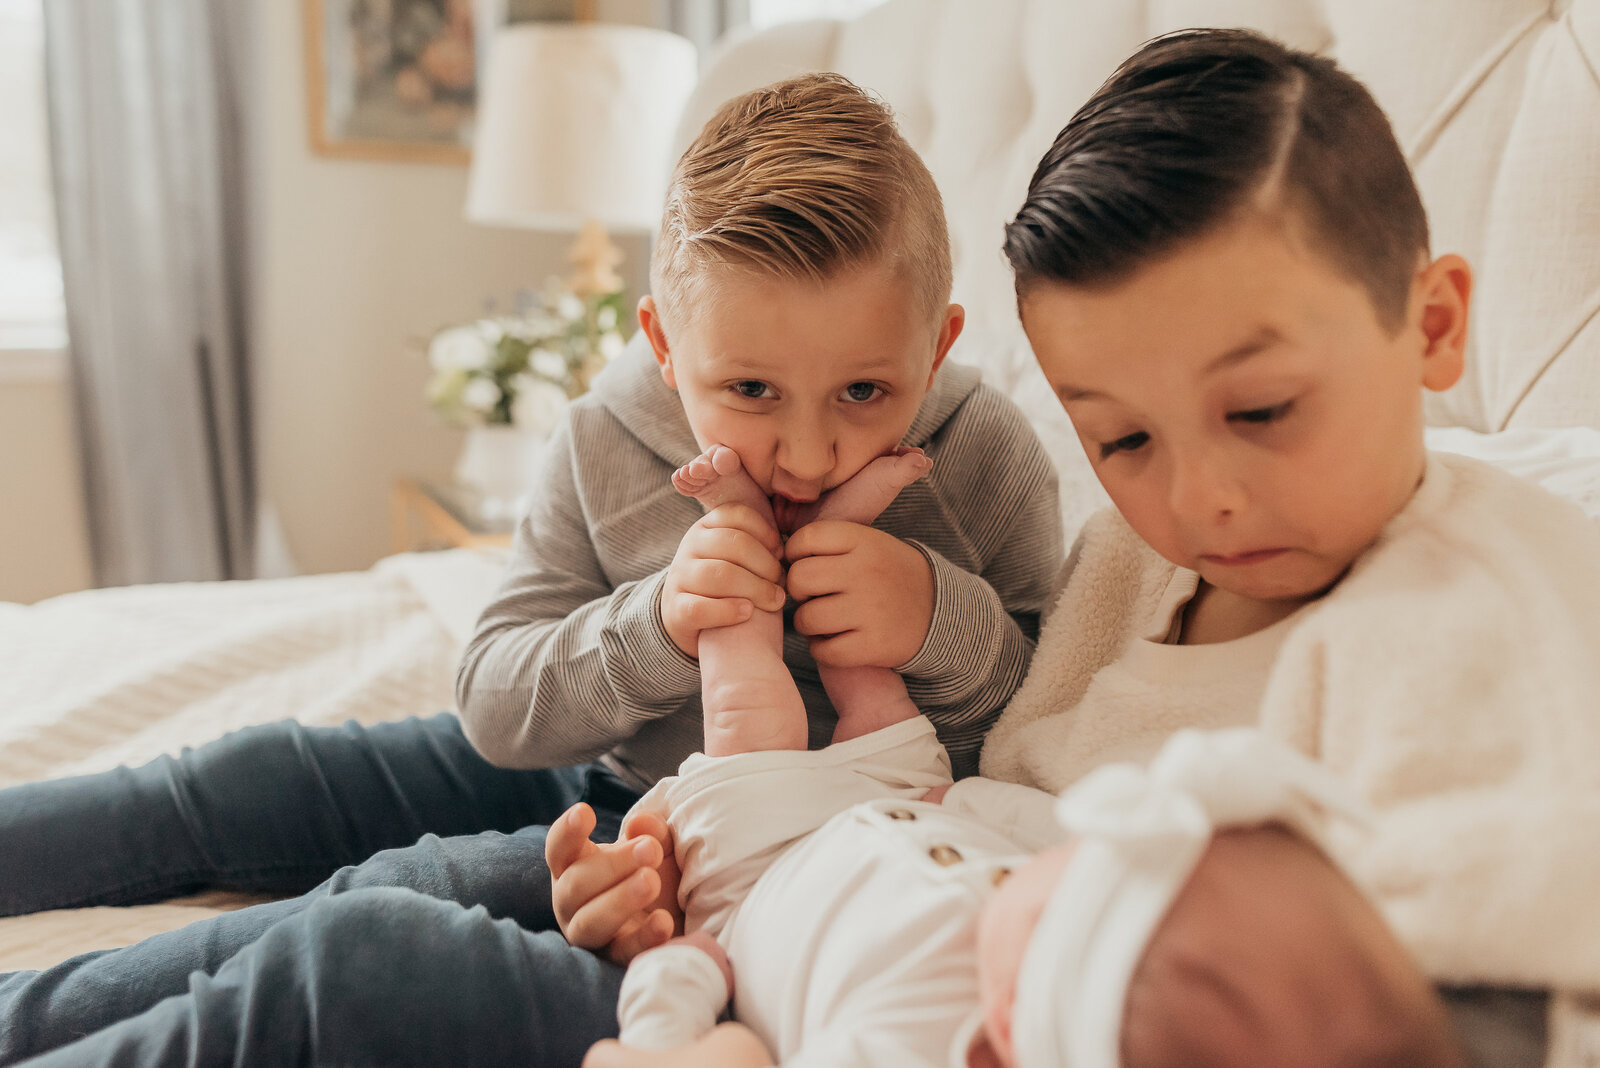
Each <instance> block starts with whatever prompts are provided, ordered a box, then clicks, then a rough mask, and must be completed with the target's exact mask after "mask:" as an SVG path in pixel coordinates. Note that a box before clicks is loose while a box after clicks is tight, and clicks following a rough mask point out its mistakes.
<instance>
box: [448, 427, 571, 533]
mask: <svg viewBox="0 0 1600 1068" xmlns="http://www.w3.org/2000/svg"><path fill="white" fill-rule="evenodd" d="M549 440H550V435H549V434H539V433H534V432H532V431H529V430H523V429H521V428H520V427H515V426H506V425H503V424H494V425H490V426H475V427H472V428H471V429H469V430H468V431H467V437H466V440H465V441H464V442H462V445H461V456H460V457H459V458H458V459H457V460H456V469H455V480H456V482H457V483H458V484H460V485H461V486H462V488H464V489H466V490H469V491H470V492H471V493H472V494H473V496H474V497H475V498H476V500H477V506H478V512H479V513H480V515H481V516H482V518H483V519H485V520H486V521H489V522H491V523H497V522H502V521H504V520H506V519H515V518H517V517H519V516H521V515H522V513H523V512H524V511H525V510H526V509H527V507H528V503H529V501H530V500H531V497H532V492H533V485H534V482H535V480H536V479H537V477H538V474H539V466H540V464H541V463H543V461H544V451H545V446H546V444H547V443H548V442H549Z"/></svg>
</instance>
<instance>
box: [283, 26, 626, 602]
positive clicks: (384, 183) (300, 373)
mask: <svg viewBox="0 0 1600 1068" xmlns="http://www.w3.org/2000/svg"><path fill="white" fill-rule="evenodd" d="M258 10H259V11H260V19H261V26H260V33H259V37H258V40H259V42H260V45H259V47H260V48H261V49H262V50H263V55H262V57H261V58H262V62H261V65H260V68H259V70H260V72H261V75H260V77H261V78H262V80H263V81H264V82H265V85H264V88H263V100H262V104H263V113H262V115H261V119H262V123H261V131H262V138H263V140H262V143H261V145H260V146H259V151H258V153H257V155H258V157H259V158H260V160H261V166H260V167H259V170H258V173H257V174H256V179H257V184H256V188H255V190H254V192H255V197H256V208H257V211H258V215H257V218H256V220H255V222H256V227H255V230H256V233H257V235H258V239H257V242H256V247H255V249H254V265H253V270H254V272H255V278H254V286H255V289H256V292H257V294H258V300H257V303H256V316H257V318H256V324H255V331H254V333H255V340H256V345H255V352H254V359H255V366H256V371H257V374H256V378H257V392H256V398H257V411H258V413H259V414H258V420H259V421H258V428H257V439H258V442H259V445H260V455H259V461H260V472H261V479H262V490H263V492H264V494H265V495H266V496H267V497H268V498H269V499H270V500H271V502H272V504H273V507H274V508H275V509H276V511H277V514H278V515H279V517H280V518H281V520H282V523H283V527H284V532H285V534H286V537H287V541H288V547H289V550H290V552H291V554H292V556H293V558H294V561H295V563H296V564H297V565H298V567H299V568H300V570H302V571H307V572H312V571H330V570H346V569H354V568H362V567H366V566H367V565H369V564H370V563H372V561H373V560H375V559H376V558H378V557H379V556H381V555H383V554H385V553H387V552H388V551H389V550H390V548H391V546H390V540H389V539H390V534H389V525H388V510H387V509H388V493H389V487H390V485H391V484H392V482H393V480H394V479H395V478H396V477H397V476H399V475H402V474H409V473H422V474H432V475H443V474H446V473H447V472H448V471H449V470H450V467H451V465H452V464H453V462H454V459H455V454H456V450H457V448H458V447H459V442H460V434H459V432H455V431H451V430H449V429H447V428H445V427H442V426H440V425H439V424H438V423H437V422H436V420H435V419H434V417H433V415H432V413H431V412H430V411H429V410H428V409H427V407H426V405H425V404H424V402H423V400H422V388H423V384H424V381H425V379H426V376H427V365H426V361H425V360H424V358H423V354H422V348H423V343H424V342H425V341H426V339H427V338H428V336H429V335H430V334H431V333H432V332H433V331H434V330H436V329H438V328H439V327H441V326H445V325H449V324H451V323H453V322H458V321H462V320H466V319H470V318H472V317H473V316H475V315H477V314H478V313H479V311H480V310H481V309H482V307H483V303H484V301H485V300H486V299H489V298H494V299H498V300H499V301H500V302H501V304H502V306H504V305H505V304H507V303H508V302H509V301H510V299H511V298H512V295H513V294H514V292H515V291H516V290H517V289H518V288H519V287H529V286H538V285H540V284H542V282H543V281H544V279H545V278H546V277H548V276H549V275H551V274H561V273H565V271H566V264H565V256H566V250H567V247H568V245H569V244H570V243H571V236H570V235H560V234H540V233H532V232H527V231H514V230H504V229H496V228H489V227H483V226H478V225H474V224H470V223H467V222H465V221H464V220H463V219H462V217H461V206H462V203H463V200H464V197H465V195H466V180H467V170H466V168H465V167H461V166H441V165H427V164H414V163H369V162H357V161H348V160H338V159H329V158H326V157H321V156H314V155H312V154H311V152H310V149H309V147H308V145H309V142H308V139H307V132H306V97H305V55H304V42H305V38H304V34H303V30H302V24H301V12H302V5H300V4H289V3H272V4H263V5H261V7H260V9H258ZM619 243H620V242H619ZM623 247H624V249H625V251H627V253H628V255H629V256H630V259H631V260H632V263H633V265H634V266H635V267H639V268H642V263H641V259H642V257H643V256H644V254H645V253H644V250H643V242H642V241H632V242H629V243H626V244H624V245H623ZM633 273H634V272H630V274H633ZM635 277H637V275H636V274H635ZM631 292H633V293H635V294H636V293H637V288H635V289H633V290H631Z"/></svg>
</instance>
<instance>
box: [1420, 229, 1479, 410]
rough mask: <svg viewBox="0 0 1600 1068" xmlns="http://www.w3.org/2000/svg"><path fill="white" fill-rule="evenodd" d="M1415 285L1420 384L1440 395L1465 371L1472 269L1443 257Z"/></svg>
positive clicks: (1451, 255)
mask: <svg viewBox="0 0 1600 1068" xmlns="http://www.w3.org/2000/svg"><path fill="white" fill-rule="evenodd" d="M1418 282H1419V284H1418V288H1417V293H1418V295H1417V299H1418V300H1419V301H1420V302H1421V317H1420V319H1419V322H1418V325H1419V327H1420V328H1421V330H1422V340H1423V346H1424V347H1423V350H1422V384H1423V385H1424V386H1425V387H1427V388H1428V389H1431V390H1433V391H1434V392H1436V393H1440V392H1443V391H1444V390H1447V389H1449V388H1450V387H1451V386H1453V385H1455V384H1456V383H1457V382H1458V381H1460V379H1461V373H1462V371H1464V370H1465V369H1466V355H1467V308H1468V306H1469V305H1470V304H1471V303H1472V268H1471V266H1469V265H1468V263H1467V261H1466V260H1464V259H1462V258H1461V257H1460V256H1457V255H1455V254H1454V253H1447V254H1446V255H1443V256H1440V257H1439V258H1438V259H1436V260H1434V261H1433V262H1432V263H1430V264H1428V265H1427V266H1426V267H1424V268H1423V269H1422V274H1421V276H1420V277H1419V279H1418Z"/></svg>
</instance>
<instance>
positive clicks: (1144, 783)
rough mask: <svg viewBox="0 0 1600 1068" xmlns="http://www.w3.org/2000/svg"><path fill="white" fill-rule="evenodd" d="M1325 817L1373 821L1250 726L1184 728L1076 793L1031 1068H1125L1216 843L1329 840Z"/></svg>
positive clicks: (1031, 1025) (1032, 1017)
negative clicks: (1150, 755)
mask: <svg viewBox="0 0 1600 1068" xmlns="http://www.w3.org/2000/svg"><path fill="white" fill-rule="evenodd" d="M1323 811H1329V812H1337V813H1339V814H1341V815H1344V816H1346V817H1348V818H1350V819H1353V820H1355V821H1356V822H1358V823H1365V822H1366V816H1365V814H1364V813H1363V812H1362V810H1361V809H1360V807H1359V806H1358V805H1357V803H1356V802H1354V801H1353V800H1351V799H1350V797H1349V794H1348V791H1347V790H1346V788H1345V787H1344V786H1343V785H1342V784H1341V783H1340V782H1339V781H1338V780H1337V779H1335V778H1334V777H1333V776H1332V775H1331V774H1330V773H1329V772H1328V771H1327V769H1325V768H1323V767H1322V766H1321V765H1319V764H1316V763H1313V762H1312V761H1311V760H1309V759H1307V758H1306V757H1305V756H1303V755H1301V754H1300V753H1299V752H1298V751H1296V750H1294V749H1291V748H1290V747H1289V746H1287V745H1285V744H1284V743H1282V742H1279V741H1276V740H1275V739H1273V738H1270V737H1268V736H1267V735H1265V734H1263V733H1261V732H1260V731H1259V730H1255V729H1253V728H1244V727H1240V728H1231V729H1227V730H1218V731H1199V730H1183V731H1179V732H1178V733H1177V734H1174V735H1173V736H1172V737H1171V738H1170V739H1169V740H1168V741H1167V743H1166V745H1164V746H1163V747H1162V749H1161V752H1160V753H1159V754H1157V756H1156V758H1155V759H1154V760H1153V761H1151V762H1150V765H1149V766H1148V767H1147V768H1141V767H1139V766H1137V765H1133V764H1111V765H1106V766H1104V767H1101V768H1098V769H1096V770H1095V771H1093V772H1091V773H1090V774H1088V775H1086V776H1084V778H1082V779H1081V780H1079V781H1078V782H1077V783H1076V784H1074V785H1073V786H1072V787H1071V788H1069V789H1068V790H1067V791H1066V792H1064V793H1063V794H1062V795H1061V797H1060V798H1059V799H1058V800H1057V801H1056V817H1057V818H1058V819H1059V820H1060V821H1061V823H1062V825H1063V826H1065V827H1066V828H1067V829H1068V830H1070V831H1072V832H1074V833H1075V834H1077V835H1079V836H1081V839H1080V841H1079V842H1078V845H1077V847H1076V850H1075V852H1074V853H1073V855H1072V858H1071V860H1070V861H1069V862H1068V864H1067V868H1066V871H1065V873H1064V874H1063V876H1062V879H1061V882H1060V883H1059V884H1057V886H1056V888H1055V890H1054V891H1053V892H1052V894H1051V896H1050V899H1049V901H1048V902H1047V903H1046V904H1045V907H1044V911H1043V913H1042V914H1041V915H1040V918H1039V924H1038V927H1037V928H1036V929H1035V930H1034V933H1033V937H1032V939H1031V940H1030V941H1029V944H1028V948H1027V950H1026V951H1025V952H1024V953H1023V958H1022V967H1021V971H1020V974H1019V975H1018V977H1017V993H1016V1003H1015V1005H1014V1006H1013V1009H1012V1040H1013V1043H1014V1045H1015V1048H1016V1053H1017V1063H1018V1065H1019V1066H1020V1068H1118V1063H1119V1050H1120V1044H1121V1034H1122V1014H1123V1004H1124V1001H1125V998H1126V996H1127V990H1128V982H1129V981H1130V980H1131V979H1132V978H1133V972H1134V968H1135V967H1136V965H1137V964H1138V962H1139V958H1140V957H1141V956H1142V955H1143V953H1144V947H1145V944H1146V943H1147V942H1148V941H1149V940H1150V936H1151V935H1152V934H1153V933H1154V932H1155V929H1156V927H1157V926H1158V925H1159V924H1160V923H1161V920H1162V918H1163V917H1164V916H1165V915H1166V913H1167V909H1168V908H1169V907H1170V906H1171V904H1172V902H1173V900H1174V899H1175V898H1176V897H1177V896H1178V893H1179V891H1180V890H1182V888H1183V886H1184V884H1185V883H1186V882H1188V880H1189V876H1190V874H1191V873H1192V872H1193V871H1194V869H1195V866H1196V865H1197V864H1198V863H1199V861H1200V857H1201V855H1202V854H1203V853H1204V852H1205V850H1206V846H1207V844H1208V843H1209V842H1210V841H1211V836H1212V834H1213V833H1214V832H1215V831H1218V830H1221V829H1225V828H1228V827H1249V826H1257V825H1260V824H1264V823H1272V822H1276V823H1283V824H1285V825H1287V826H1288V827H1290V828H1291V829H1293V830H1295V831H1297V832H1299V833H1300V834H1302V835H1304V836H1305V837H1306V838H1308V839H1309V840H1310V841H1312V842H1314V843H1318V844H1320V842H1321V826H1320V824H1321V820H1320V815H1321V813H1322V812H1323Z"/></svg>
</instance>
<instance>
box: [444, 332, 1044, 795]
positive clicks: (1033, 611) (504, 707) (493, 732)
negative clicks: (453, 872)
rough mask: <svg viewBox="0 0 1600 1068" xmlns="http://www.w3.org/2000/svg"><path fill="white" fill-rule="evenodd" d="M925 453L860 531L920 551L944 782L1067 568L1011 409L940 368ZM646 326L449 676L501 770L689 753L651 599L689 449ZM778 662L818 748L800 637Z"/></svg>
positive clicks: (962, 768) (559, 444)
mask: <svg viewBox="0 0 1600 1068" xmlns="http://www.w3.org/2000/svg"><path fill="white" fill-rule="evenodd" d="M905 443H906V444H908V445H916V446H920V447H921V448H923V449H924V450H926V451H927V453H928V454H929V455H930V456H931V457H933V460H934V467H933V473H932V474H931V475H930V476H929V477H928V478H927V479H924V480H923V481H921V482H917V483H914V484H913V485H911V486H909V487H908V488H907V489H905V490H904V491H903V492H901V494H900V496H899V498H898V499H897V500H896V501H895V502H894V503H893V504H892V505H890V507H889V508H888V510H886V511H885V512H884V513H883V515H882V516H880V517H879V518H878V521H877V523H876V524H874V525H875V526H877V527H878V528H879V529H881V530H884V531H887V532H888V533H890V534H893V535H895V536H896V537H899V538H903V539H905V540H906V541H907V542H909V543H910V544H912V545H915V546H916V547H917V548H918V549H919V550H921V551H922V552H923V554H924V555H926V556H927V558H928V561H929V563H930V565H931V567H932V570H933V576H934V608H933V621H932V624H931V625H930V627H929V630H928V636H927V638H926V640H925V641H924V642H923V645H922V648H921V649H920V650H919V651H918V652H917V654H916V656H914V657H912V659H911V660H910V661H909V662H907V663H906V664H904V665H901V668H900V671H901V673H902V674H903V675H904V676H905V680H906V685H907V687H908V689H909V690H910V692H911V697H912V699H913V700H915V701H916V703H917V704H918V706H919V707H921V708H922V709H923V711H924V712H925V713H926V714H927V715H928V718H929V719H930V720H932V721H933V723H934V725H935V726H936V728H937V729H938V733H939V737H940V739H941V740H943V742H944V744H945V746H946V748H947V749H948V750H949V752H950V757H951V760H952V763H953V764H954V766H955V769H956V774H957V775H958V776H960V775H962V774H970V773H972V772H973V771H975V770H976V768H977V755H978V748H979V746H980V745H981V744H982V741H983V735H984V732H985V731H987V730H988V728H989V726H990V725H991V724H993V722H994V720H995V717H996V716H997V715H999V712H1000V709H1001V708H1002V707H1003V706H1004V705H1005V703H1006V701H1007V700H1008V699H1009V698H1010V697H1011V694H1012V693H1013V692H1014V691H1015V690H1016V688H1017V687H1018V685H1020V684H1021V682H1022V677H1023V675H1024V674H1025V673H1026V671H1027V667H1028V660H1029V657H1030V656H1031V655H1032V653H1033V643H1034V639H1035V638H1036V637H1037V634H1038V620H1039V613H1040V611H1041V609H1042V608H1043V607H1044V603H1045V598H1046V597H1048V596H1049V594H1050V590H1051V584H1052V582H1053V580H1054V577H1055V574H1056V571H1057V569H1058V567H1059V566H1060V564H1061V559H1062V541H1061V528H1060V518H1059V508H1058V504H1057V488H1056V475H1055V469H1054V468H1053V466H1052V465H1051V463H1050V461H1049V458H1048V457H1047V456H1046V454H1045V452H1044V448H1043V447H1042V446H1041V445H1040V443H1039V441H1038V439H1037V438H1036V437H1035V435H1034V433H1033V431H1032V429H1031V428H1030V427H1029V426H1028V423H1027V421H1026V420H1025V419H1024V418H1023V416H1022V414H1021V412H1020V411H1018V410H1017V408H1016V407H1015V405H1013V404H1012V403H1011V402H1010V401H1009V400H1007V399H1006V398H1005V397H1004V396H1002V395H1001V394H1000V393H998V392H997V391H995V390H993V389H991V388H989V387H988V386H985V385H982V384H981V383H980V381H979V373H978V372H977V371H976V370H975V369H973V368H971V367H965V366H961V365H958V364H953V363H950V362H948V361H946V363H945V365H944V366H943V367H942V368H941V369H940V371H939V373H938V375H937V376H936V377H935V380H934V384H933V388H932V389H931V390H929V392H928V396H927V397H926V399H925V400H924V401H923V404H922V407H921V409H920V410H919V411H918V413H917V416H916V418H915V419H914V420H913V422H912V424H911V429H910V430H909V431H908V432H907V434H906V436H905ZM698 451H699V450H698V448H697V446H696V445H695V440H694V435H693V434H692V433H691V432H690V430H689V424H688V421H687V420H686V419H685V417H684V414H683V407H682V405H681V404H680V403H679V402H678V396H677V394H676V393H674V392H673V391H672V390H671V389H670V388H669V387H668V386H667V385H666V383H664V382H663V381H662V380H661V375H660V372H659V371H658V369H657V367H656V363H655V360H654V359H653V357H652V356H651V354H650V349H649V346H648V345H647V344H646V343H645V339H644V337H643V334H642V333H639V334H636V335H635V337H634V339H633V342H632V343H630V344H629V346H628V348H627V350H626V351H625V352H624V353H623V354H622V355H621V356H619V357H618V358H617V359H616V360H615V361H614V362H613V363H612V364H611V366H609V367H608V368H606V370H605V371H604V372H603V373H602V374H601V375H600V376H599V377H598V378H597V379H596V381H595V383H594V386H593V388H592V389H591V390H590V391H589V393H587V394H586V395H584V396H583V397H581V398H579V399H578V400H577V401H575V402H574V403H573V404H572V405H571V406H570V408H569V416H568V419H567V421H566V423H565V425H564V426H563V427H562V428H561V429H560V430H558V431H557V432H556V434H555V436H554V438H553V439H552V443H551V447H550V452H549V455H548V458H547V461H546V464H545V469H544V473H543V481H542V484H541V486H540V487H539V489H538V491H537V493H536V495H535V500H534V503H533V506H532V507H531V508H530V510H529V512H528V514H527V515H526V516H525V517H524V518H523V520H522V522H521V524H520V525H519V527H518V529H517V532H516V535H515V538H514V539H513V543H512V549H511V559H510V562H509V564H508V566H507V570H506V575H505V578H504V580H503V582H502V583H501V585H500V589H499V591H498V592H497V593H496V595H495V597H494V599H493V600H492V601H491V602H490V604H489V606H488V607H487V608H486V609H485V610H484V612H483V615H482V616H481V617H480V618H479V620H478V625H477V631H476V633H475V634H474V635H473V637H472V640H471V641H470V642H469V643H468V645H467V649H466V652H465V654H464V656H463V658H462V662H461V667H460V670H459V672H458V674H457V677H456V698H457V701H458V703H459V705H460V708H461V716H462V721H463V724H464V727H465V730H466V733H467V737H468V738H469V739H471V741H472V743H473V744H474V745H475V746H476V747H477V748H478V750H479V751H480V752H482V753H483V755H484V756H485V757H487V758H488V759H489V760H491V761H493V762H494V763H496V764H500V765H503V766H506V767H518V768H540V767H557V766H561V765H566V764H574V763H579V762H582V761H586V760H592V759H596V758H600V759H602V760H603V761H604V762H605V763H606V764H608V765H609V766H611V767H612V768H613V769H614V770H615V771H617V772H618V773H619V774H620V775H621V776H622V777H623V778H624V779H625V780H626V781H628V782H629V783H630V784H632V785H634V786H636V787H638V788H640V789H643V788H646V787H648V786H650V785H651V784H652V783H654V782H655V781H656V780H657V779H659V778H661V777H662V776H665V775H671V774H673V773H674V772H676V771H677V768H678V765H679V763H681V762H682V761H683V759H684V758H685V757H686V756H688V755H689V754H690V753H692V752H695V751H696V750H698V749H699V748H700V742H701V721H700V672H699V667H698V665H697V663H696V661H694V660H693V659H691V658H689V657H687V656H685V655H684V654H683V653H682V651H680V650H679V649H678V647H677V646H676V645H674V644H673V643H672V639H671V638H669V637H668V636H667V633H666V630H665V629H664V627H663V626H662V623H661V617H660V613H659V611H658V605H659V602H660V594H661V586H662V582H663V580H664V579H665V576H666V569H667V566H668V565H669V564H670V563H671V562H672V557H673V554H674V553H676V552H677V548H678V542H679V541H680V540H681V539H682V537H683V535H684V533H685V532H686V531H687V530H688V529H689V527H690V526H692V525H693V524H694V522H695V521H696V520H697V519H699V518H700V515H701V508H700V505H699V504H698V503H697V502H695V501H693V500H691V499H689V498H687V497H683V496H680V495H679V494H678V493H677V492H676V491H675V490H674V489H673V488H672V485H671V482H670V476H671V474H672V472H673V470H674V469H676V468H677V467H680V466H682V465H683V464H685V463H687V462H688V461H689V460H691V459H693V458H694V456H695V455H696V454H697V453H698ZM784 660H785V662H787V664H788V665H789V668H790V670H791V671H792V672H793V673H794V677H795V682H796V683H797V684H798V685H799V688H800V693H801V696H802V697H803V699H804V701H805V705H806V710H807V712H808V713H809V715H810V720H811V745H812V747H813V748H816V747H818V746H822V745H825V744H827V741H828V739H829V737H830V736H831V735H832V733H833V725H834V722H835V716H834V713H833V709H832V706H830V705H829V703H828V698H827V695H826V694H825V693H824V692H823V689H822V686H821V685H820V684H819V683H818V681H817V670H816V664H815V662H814V661H813V660H812V659H811V655H810V653H809V652H808V650H807V647H806V640H805V638H804V636H802V635H799V634H797V633H795V632H794V631H793V630H792V629H791V630H789V631H788V632H787V634H786V636H785V640H784Z"/></svg>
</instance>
